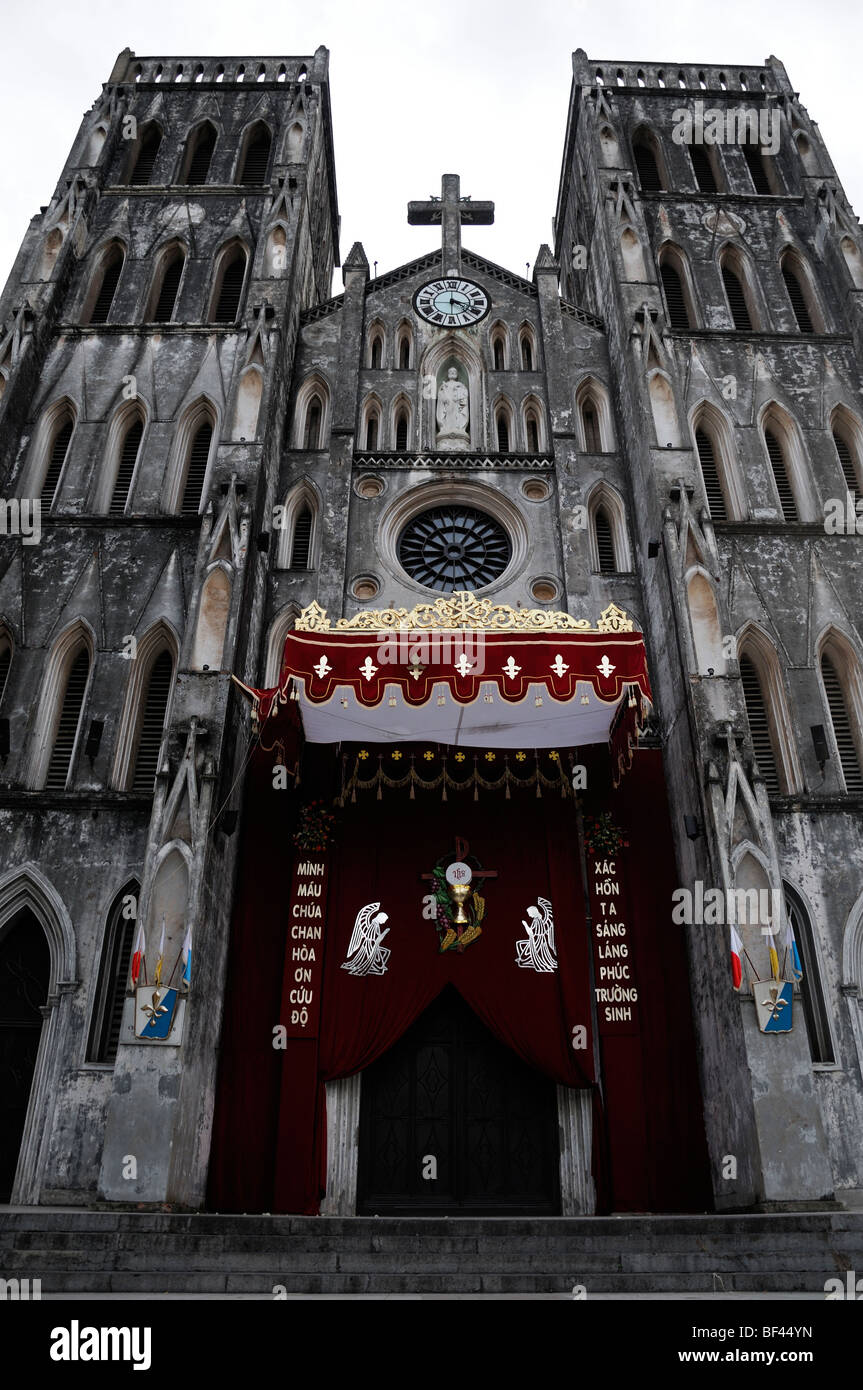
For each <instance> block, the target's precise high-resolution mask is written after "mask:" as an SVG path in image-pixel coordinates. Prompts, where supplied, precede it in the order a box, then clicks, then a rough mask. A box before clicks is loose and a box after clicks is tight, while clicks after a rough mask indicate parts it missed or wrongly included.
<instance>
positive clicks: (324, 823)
mask: <svg viewBox="0 0 863 1390" xmlns="http://www.w3.org/2000/svg"><path fill="white" fill-rule="evenodd" d="M335 827H336V817H335V812H334V811H331V810H330V809H329V806H328V804H327V802H326V801H307V802H306V804H305V806H303V807H302V809H301V811H300V815H299V820H298V821H297V828H296V830H295V831H294V834H293V840H294V844H295V845H296V846H297V849H311V850H321V849H326V848H327V846H328V845H329V843H330V841H331V840H332V838H333V835H334V833H335Z"/></svg>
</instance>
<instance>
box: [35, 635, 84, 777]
mask: <svg viewBox="0 0 863 1390" xmlns="http://www.w3.org/2000/svg"><path fill="white" fill-rule="evenodd" d="M89 672H90V657H89V655H88V653H87V650H86V648H84V647H82V648H81V650H80V651H79V653H78V655H77V656H76V657H75V660H74V661H73V662H72V666H71V669H70V671H69V676H68V679H67V681H66V689H65V692H64V694H63V707H62V709H61V711H60V722H59V724H58V725H57V736H56V738H55V739H54V747H53V749H52V751H51V761H50V763H49V764H48V776H47V778H46V779H45V790H46V791H52V792H57V791H63V790H64V788H65V786H66V781H67V778H68V776H69V768H70V766H71V763H72V758H73V756H74V753H75V740H76V738H77V735H78V724H79V723H80V719H81V706H82V705H83V703H84V691H85V690H86V688H87V676H88V674H89Z"/></svg>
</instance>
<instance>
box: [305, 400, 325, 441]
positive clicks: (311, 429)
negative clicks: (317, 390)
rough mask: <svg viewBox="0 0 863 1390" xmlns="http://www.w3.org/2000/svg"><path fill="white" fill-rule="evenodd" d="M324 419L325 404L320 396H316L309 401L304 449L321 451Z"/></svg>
mask: <svg viewBox="0 0 863 1390" xmlns="http://www.w3.org/2000/svg"><path fill="white" fill-rule="evenodd" d="M323 418H324V407H323V402H322V401H321V398H320V396H319V395H317V394H315V395H313V396H312V397H311V398H310V399H309V403H308V405H307V406H306V428H305V434H304V438H303V448H304V449H320V447H321V425H322V422H323Z"/></svg>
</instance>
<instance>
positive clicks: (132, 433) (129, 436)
mask: <svg viewBox="0 0 863 1390" xmlns="http://www.w3.org/2000/svg"><path fill="white" fill-rule="evenodd" d="M143 433H144V424H143V421H142V420H133V421H132V424H131V425H130V426H129V428H128V429H127V431H126V436H125V438H124V440H123V447H122V449H121V450H120V465H119V467H118V469H117V481H116V482H115V483H114V492H113V494H112V496H111V505H110V507H109V511H110V513H111V515H112V516H122V515H123V512H124V511H125V510H126V503H127V502H128V500H129V488H130V487H131V486H132V475H133V473H134V472H135V464H136V463H137V460H138V450H139V449H140V447H141V437H142V435H143Z"/></svg>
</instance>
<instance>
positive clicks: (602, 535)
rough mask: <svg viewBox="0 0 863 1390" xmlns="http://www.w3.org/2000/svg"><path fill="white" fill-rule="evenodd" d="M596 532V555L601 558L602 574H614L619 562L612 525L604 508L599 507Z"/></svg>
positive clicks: (600, 567) (600, 568)
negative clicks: (615, 554) (617, 560)
mask: <svg viewBox="0 0 863 1390" xmlns="http://www.w3.org/2000/svg"><path fill="white" fill-rule="evenodd" d="M593 524H594V527H595V530H596V553H597V555H598V556H599V572H600V574H614V573H615V572H616V570H617V562H616V560H615V558H614V539H613V537H612V534H611V525H610V523H609V520H608V515H607V514H606V512H605V510H604V508H602V507H598V508H597V512H596V516H595V518H594V523H593Z"/></svg>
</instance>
